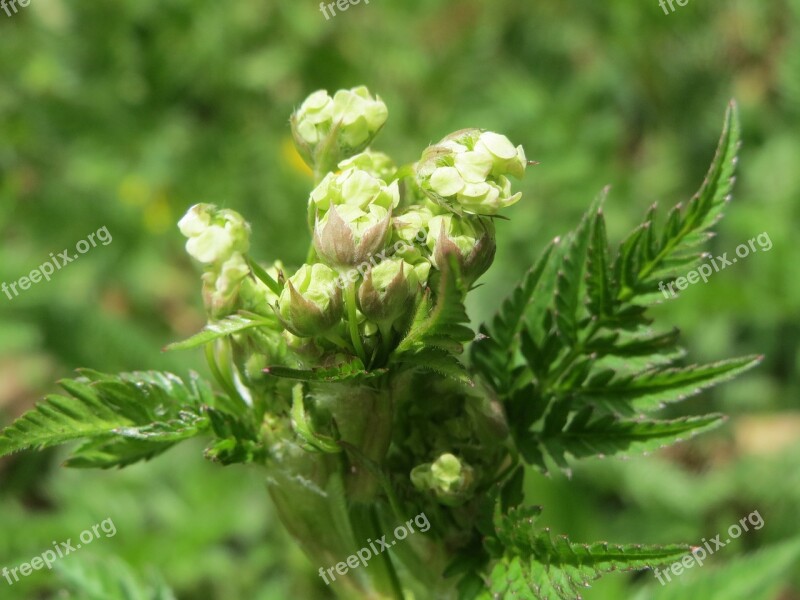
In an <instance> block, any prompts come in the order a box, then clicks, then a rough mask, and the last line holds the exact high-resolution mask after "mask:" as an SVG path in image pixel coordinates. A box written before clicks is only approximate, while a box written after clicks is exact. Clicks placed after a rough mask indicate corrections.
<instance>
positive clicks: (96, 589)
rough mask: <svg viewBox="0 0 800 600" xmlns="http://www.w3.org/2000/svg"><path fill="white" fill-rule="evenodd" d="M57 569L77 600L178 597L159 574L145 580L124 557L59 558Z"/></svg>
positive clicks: (138, 599)
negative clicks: (125, 561)
mask: <svg viewBox="0 0 800 600" xmlns="http://www.w3.org/2000/svg"><path fill="white" fill-rule="evenodd" d="M55 567H56V571H57V572H58V574H59V576H60V578H61V579H63V580H64V581H65V582H66V588H67V590H68V592H69V595H68V596H65V598H68V599H74V600H175V595H174V594H173V593H172V591H171V590H170V589H169V587H167V585H166V584H165V583H164V582H163V581H162V580H161V579H160V578H159V577H157V576H155V575H151V576H150V577H148V578H147V580H145V579H144V578H142V577H139V576H138V574H136V573H135V572H134V571H133V570H132V569H131V567H129V566H128V565H127V564H126V563H124V562H122V560H120V559H118V558H113V557H105V558H103V559H99V558H97V557H94V556H93V557H85V556H81V557H80V558H76V559H71V560H64V561H57V562H56V563H55Z"/></svg>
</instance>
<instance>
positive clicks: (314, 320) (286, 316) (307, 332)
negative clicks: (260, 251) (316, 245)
mask: <svg viewBox="0 0 800 600" xmlns="http://www.w3.org/2000/svg"><path fill="white" fill-rule="evenodd" d="M277 313H278V317H279V318H280V319H281V321H282V322H283V324H284V326H285V327H286V329H288V330H289V331H290V332H292V333H293V334H294V335H296V336H298V337H313V336H315V335H319V334H322V333H325V332H326V331H328V330H329V329H330V328H331V327H333V326H334V325H335V324H336V323H338V322H339V320H340V319H341V318H342V296H341V291H340V290H339V288H338V287H337V286H336V272H335V271H333V270H332V269H330V268H328V267H326V266H325V265H322V264H314V265H303V266H302V267H300V269H299V270H298V271H297V273H295V274H294V275H293V276H292V277H290V278H289V280H288V281H287V282H286V285H285V286H284V288H283V292H281V296H280V298H279V300H278V310H277Z"/></svg>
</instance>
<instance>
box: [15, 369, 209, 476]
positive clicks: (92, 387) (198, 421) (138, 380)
mask: <svg viewBox="0 0 800 600" xmlns="http://www.w3.org/2000/svg"><path fill="white" fill-rule="evenodd" d="M83 374H84V377H83V378H81V379H68V380H64V381H62V382H61V386H62V387H63V388H64V389H65V390H66V391H67V392H68V393H69V394H70V396H71V397H67V396H60V395H51V396H48V397H47V398H46V400H45V402H44V403H41V404H38V405H37V406H36V408H34V409H33V410H31V411H28V412H27V413H25V414H24V415H22V416H21V417H20V418H19V419H17V420H16V421H15V422H14V423H12V424H11V425H10V426H9V427H7V428H6V429H4V430H3V431H2V432H0V456H2V455H5V454H10V453H11V452H17V451H19V450H23V449H26V448H47V447H50V446H55V445H58V444H63V443H64V442H68V441H71V440H78V439H87V440H91V439H103V440H108V439H111V438H114V437H116V438H117V439H119V438H120V437H122V438H135V439H138V440H140V441H144V440H149V441H152V442H154V443H159V444H161V443H164V442H176V441H179V440H182V439H186V438H189V437H193V436H195V435H197V434H198V433H200V432H202V431H204V430H205V429H206V428H207V426H208V422H207V420H205V418H204V417H203V416H202V415H201V414H200V413H201V403H202V402H203V401H205V400H208V399H209V396H210V391H209V390H208V388H207V387H206V386H205V385H204V384H201V382H200V381H199V380H198V379H197V378H196V376H193V377H192V379H190V380H189V382H188V383H186V382H184V381H183V380H182V379H180V378H179V377H177V376H175V375H172V374H170V373H157V372H145V373H123V374H122V375H118V376H115V375H106V374H103V373H97V372H95V371H85V372H83ZM88 448H89V447H87V446H83V447H82V449H83V450H84V451H87V452H88ZM93 448H94V447H93ZM94 450H97V448H94ZM105 451H106V452H108V451H110V447H105ZM97 460H99V459H97ZM78 462H80V461H78Z"/></svg>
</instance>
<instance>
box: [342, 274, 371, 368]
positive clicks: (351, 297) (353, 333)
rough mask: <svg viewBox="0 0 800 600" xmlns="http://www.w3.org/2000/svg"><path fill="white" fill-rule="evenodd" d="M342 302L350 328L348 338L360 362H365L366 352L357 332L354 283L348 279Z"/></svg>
mask: <svg viewBox="0 0 800 600" xmlns="http://www.w3.org/2000/svg"><path fill="white" fill-rule="evenodd" d="M344 303H345V307H346V309H347V325H348V327H349V328H350V339H351V340H352V342H353V348H355V350H356V354H357V355H358V357H359V358H360V359H361V362H363V363H364V364H367V354H366V352H364V344H362V343H361V335H360V334H359V333H358V315H357V314H356V284H355V282H354V281H350V280H349V279H348V281H347V286H346V287H345V289H344Z"/></svg>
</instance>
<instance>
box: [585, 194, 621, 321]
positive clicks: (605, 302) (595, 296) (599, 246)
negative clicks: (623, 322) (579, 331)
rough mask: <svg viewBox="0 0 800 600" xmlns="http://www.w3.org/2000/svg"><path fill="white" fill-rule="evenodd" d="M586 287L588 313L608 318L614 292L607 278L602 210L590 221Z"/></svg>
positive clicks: (606, 245)
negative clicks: (590, 233) (590, 234)
mask: <svg viewBox="0 0 800 600" xmlns="http://www.w3.org/2000/svg"><path fill="white" fill-rule="evenodd" d="M586 270H587V279H586V287H587V292H588V295H589V303H588V306H589V312H590V313H591V314H593V315H595V316H597V317H609V316H611V315H612V314H613V312H614V298H615V297H616V290H614V289H613V287H612V282H611V277H610V276H609V259H608V238H607V237H606V223H605V219H604V217H603V212H602V208H599V209H598V210H597V214H596V215H595V217H594V220H593V221H592V236H591V239H590V244H589V261H588V263H587V266H586Z"/></svg>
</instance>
